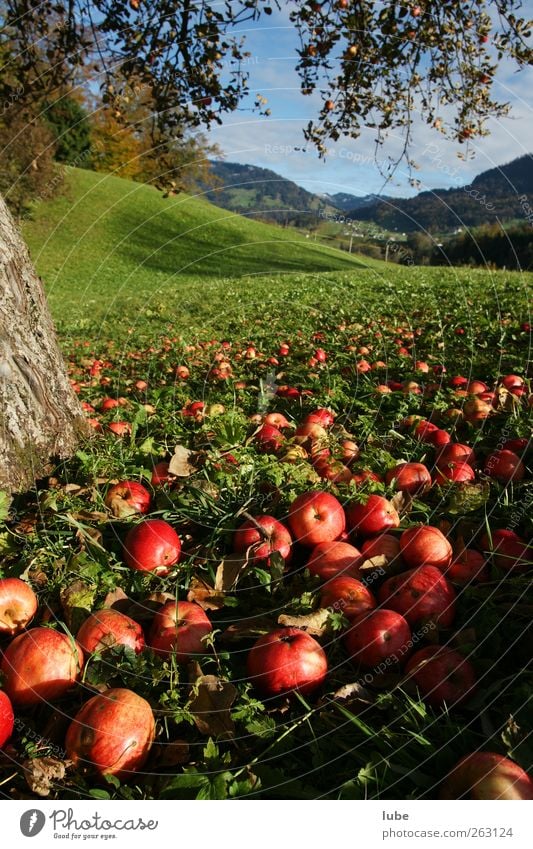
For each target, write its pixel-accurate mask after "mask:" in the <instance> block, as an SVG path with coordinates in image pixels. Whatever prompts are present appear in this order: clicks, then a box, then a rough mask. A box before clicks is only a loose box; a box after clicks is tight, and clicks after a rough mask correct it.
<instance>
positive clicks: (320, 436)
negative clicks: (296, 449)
mask: <svg viewBox="0 0 533 849" xmlns="http://www.w3.org/2000/svg"><path fill="white" fill-rule="evenodd" d="M327 438H328V434H327V431H326V429H325V428H324V427H322V425H321V424H319V423H318V422H309V421H307V422H304V423H303V424H301V425H298V427H297V428H296V430H295V431H294V441H295V442H296V443H298V445H303V447H304V448H305V449H306V450H308V451H309V449H311V448H312V447H313V445H315V444H317V443H318V444H320V445H324V444H325V442H326V441H327Z"/></svg>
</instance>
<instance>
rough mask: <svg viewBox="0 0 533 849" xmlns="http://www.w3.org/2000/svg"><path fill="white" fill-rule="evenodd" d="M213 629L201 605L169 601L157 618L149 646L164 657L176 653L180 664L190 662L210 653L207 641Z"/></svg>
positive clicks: (160, 610) (151, 632) (155, 618)
mask: <svg viewBox="0 0 533 849" xmlns="http://www.w3.org/2000/svg"><path fill="white" fill-rule="evenodd" d="M212 630H213V626H212V625H211V622H210V621H209V618H208V617H207V615H206V613H205V612H204V611H203V610H202V608H201V607H200V605H199V604H195V603H194V602H192V601H178V602H176V601H167V602H165V604H163V606H162V607H161V608H160V609H159V610H158V611H157V613H156V615H155V616H154V621H153V623H152V628H151V630H150V637H149V639H148V645H149V646H150V648H152V649H153V651H154V652H155V653H156V654H158V655H161V656H162V657H165V656H166V655H168V654H169V653H171V652H172V653H173V654H174V657H175V658H176V661H177V662H178V663H187V662H188V661H189V660H191V658H194V656H195V655H201V654H206V653H207V651H208V649H207V646H206V644H205V640H204V638H205V637H206V636H207V635H208V634H210V633H211V631H212Z"/></svg>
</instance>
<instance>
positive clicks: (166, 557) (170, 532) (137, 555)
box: [124, 519, 181, 577]
mask: <svg viewBox="0 0 533 849" xmlns="http://www.w3.org/2000/svg"><path fill="white" fill-rule="evenodd" d="M180 554H181V540H180V538H179V536H178V535H177V533H176V531H175V530H174V528H173V527H172V525H169V524H168V522H165V521H164V520H163V519H145V520H144V521H143V522H140V523H139V524H138V525H135V527H133V528H131V529H130V530H129V531H128V533H127V534H126V538H125V540H124V560H125V561H126V563H127V565H128V566H129V567H130V569H136V570H137V571H139V572H153V573H154V574H155V575H159V576H161V577H165V576H166V575H168V573H169V572H170V569H171V568H172V566H175V565H176V563H177V562H178V561H179V558H180Z"/></svg>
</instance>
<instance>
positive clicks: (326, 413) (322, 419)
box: [304, 407, 335, 427]
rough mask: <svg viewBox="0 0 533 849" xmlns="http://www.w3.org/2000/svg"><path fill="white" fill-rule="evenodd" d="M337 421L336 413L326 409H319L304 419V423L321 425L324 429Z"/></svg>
mask: <svg viewBox="0 0 533 849" xmlns="http://www.w3.org/2000/svg"><path fill="white" fill-rule="evenodd" d="M334 421H335V413H333V412H332V411H331V410H328V409H327V408H326V407H319V408H318V410H313V412H312V413H309V415H308V416H306V418H305V419H304V422H315V423H318V424H321V425H322V427H330V426H331V425H332V424H333V423H334Z"/></svg>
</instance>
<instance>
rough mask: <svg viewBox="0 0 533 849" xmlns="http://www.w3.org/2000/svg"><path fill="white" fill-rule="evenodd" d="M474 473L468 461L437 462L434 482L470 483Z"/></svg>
mask: <svg viewBox="0 0 533 849" xmlns="http://www.w3.org/2000/svg"><path fill="white" fill-rule="evenodd" d="M475 478H476V473H475V472H474V470H473V468H472V466H469V465H468V463H453V462H452V463H439V465H438V467H437V469H436V471H435V483H437V484H439V485H440V486H443V485H446V484H449V483H470V481H473V480H475Z"/></svg>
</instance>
